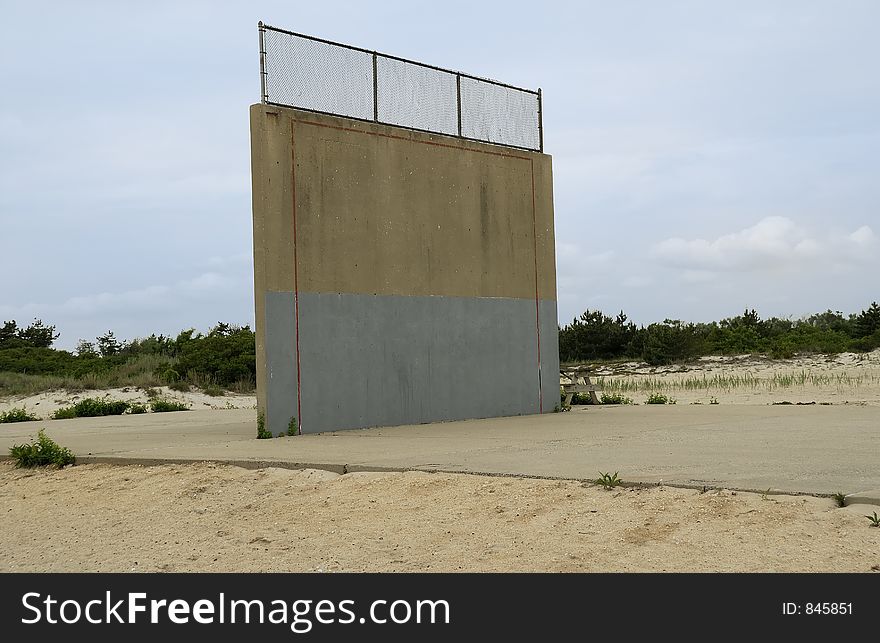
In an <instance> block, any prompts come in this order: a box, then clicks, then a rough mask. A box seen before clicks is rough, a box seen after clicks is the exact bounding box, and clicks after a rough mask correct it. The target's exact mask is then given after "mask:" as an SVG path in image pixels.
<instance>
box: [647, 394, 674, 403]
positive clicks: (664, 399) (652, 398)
mask: <svg viewBox="0 0 880 643" xmlns="http://www.w3.org/2000/svg"><path fill="white" fill-rule="evenodd" d="M645 404H675V398H674V397H668V396H666V395H664V394H663V393H651V394H650V395H649V396H648V399H647V400H645Z"/></svg>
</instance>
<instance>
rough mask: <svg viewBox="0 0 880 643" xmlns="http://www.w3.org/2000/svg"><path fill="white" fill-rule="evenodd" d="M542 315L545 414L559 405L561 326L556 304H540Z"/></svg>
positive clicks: (542, 302)
mask: <svg viewBox="0 0 880 643" xmlns="http://www.w3.org/2000/svg"><path fill="white" fill-rule="evenodd" d="M538 310H539V311H540V314H541V317H540V319H541V380H542V384H543V391H544V413H547V412H548V411H552V410H553V407H555V406H556V405H557V404H559V401H560V400H559V325H558V319H557V316H556V302H555V301H549V300H546V299H544V300H541V301H539V302H538Z"/></svg>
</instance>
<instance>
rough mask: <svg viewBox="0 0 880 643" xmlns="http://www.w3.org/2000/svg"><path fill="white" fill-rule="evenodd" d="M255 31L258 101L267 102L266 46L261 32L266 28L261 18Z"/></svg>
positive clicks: (264, 31)
mask: <svg viewBox="0 0 880 643" xmlns="http://www.w3.org/2000/svg"><path fill="white" fill-rule="evenodd" d="M257 33H259V35H260V102H262V103H268V102H269V94H267V93H266V46H265V42H264V41H263V34H265V33H266V28H265V27H264V26H263V21H262V20H261V21H260V22H258V23H257Z"/></svg>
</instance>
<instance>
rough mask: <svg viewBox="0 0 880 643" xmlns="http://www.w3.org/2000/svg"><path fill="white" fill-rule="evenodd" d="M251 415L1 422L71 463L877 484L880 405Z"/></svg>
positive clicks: (733, 483)
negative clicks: (347, 419)
mask: <svg viewBox="0 0 880 643" xmlns="http://www.w3.org/2000/svg"><path fill="white" fill-rule="evenodd" d="M255 415H256V413H255V411H253V410H223V411H188V412H178V413H162V414H146V415H134V416H116V417H104V418H79V419H74V420H52V421H42V422H28V423H21V424H11V425H10V424H7V425H3V426H0V452H2V453H4V454H5V453H8V449H9V447H10V446H12V444H14V443H20V442H22V441H25V440H26V439H28V438H29V436H34V435H36V432H37V431H38V430H39V429H40V428H45V429H46V432H47V434H48V435H50V436H51V437H52V438H54V439H55V440H57V441H58V442H59V443H61V444H63V445H65V446H68V447H70V448H71V449H72V450H73V451H74V453H76V454H77V455H78V456H80V461H81V462H88V461H92V460H93V459H95V458H98V459H107V458H110V459H113V460H115V461H132V462H140V463H151V464H152V463H156V462H163V461H187V460H217V461H226V462H233V463H236V464H241V465H244V466H262V465H265V464H272V465H273V466H287V467H297V468H299V467H306V466H308V467H316V468H326V469H330V470H336V471H344V470H345V471H357V470H369V469H379V470H381V469H391V470H402V469H418V470H425V471H453V472H461V473H488V474H503V475H522V476H546V477H559V478H573V479H590V478H596V477H597V475H598V473H599V472H600V471H602V472H615V471H616V472H619V475H620V477H621V478H622V479H623V480H624V481H631V482H648V483H658V482H663V483H665V484H678V485H696V486H701V485H706V486H712V487H726V488H731V489H751V490H759V491H765V490H768V489H769V490H770V491H771V493H772V492H790V493H792V492H793V493H819V494H830V493H836V492H841V493H845V494H850V493H857V492H861V491H864V490H870V489H880V467H878V466H877V457H878V454H880V430H878V427H880V408H878V407H871V406H823V407H813V406H811V407H796V406H791V407H789V406H785V407H779V406H727V407H725V406H668V407H666V406H644V405H643V406H632V407H584V408H581V409H576V410H574V411H572V412H569V413H559V414H550V415H543V416H541V415H529V416H520V417H510V418H490V419H484V420H464V421H459V422H445V423H440V424H424V425H413V426H400V427H392V428H377V429H363V430H354V431H341V432H338V433H323V434H314V435H303V436H298V437H284V438H275V439H271V440H256V439H255V438H254V435H255V432H256V428H255V427H256V423H255Z"/></svg>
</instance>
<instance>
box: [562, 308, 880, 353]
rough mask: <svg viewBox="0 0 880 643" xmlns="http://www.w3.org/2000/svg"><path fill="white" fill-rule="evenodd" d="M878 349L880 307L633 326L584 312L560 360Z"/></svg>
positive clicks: (621, 317)
mask: <svg viewBox="0 0 880 643" xmlns="http://www.w3.org/2000/svg"><path fill="white" fill-rule="evenodd" d="M878 347H880V305H878V304H877V302H873V303H872V304H871V305H870V306H868V307H867V308H866V309H865V310H862V311H861V312H859V313H854V314H850V315H844V314H843V313H842V312H840V311H831V310H826V311H825V312H824V313H817V314H815V315H810V316H809V317H806V318H803V319H796V320H791V319H780V318H778V317H770V318H768V319H761V317H760V316H759V315H758V313H757V311H755V310H754V309H752V310H748V309H747V310H745V311H744V312H743V313H742V314H741V315H737V316H736V317H729V318H726V319H722V320H721V321H718V322H714V321H713V322H708V323H688V322H683V321H681V320H678V319H666V320H664V321H662V322H658V323H654V324H649V325H647V326H636V325H635V324H634V323H633V322H631V321H629V319H628V318H627V316H626V314H625V313H624V312H623V311H621V312H620V313H619V314H618V315H617V316H616V317H609V316H608V315H606V314H604V313H603V312H601V311H598V310H587V311H586V312H584V313H583V314H582V315H581V316H580V317H578V318H576V319H574V320H573V321H572V322H571V323H570V324H567V325H565V326H563V327H561V328H559V359H560V361H562V362H579V361H588V360H602V359H621V358H629V359H639V360H644V361H645V362H647V363H649V364H655V365H656V364H670V363H672V362H678V361H685V360H689V359H693V358H696V357H700V356H704V355H735V354H743V353H760V354H765V355H768V356H770V357H774V358H785V357H792V356H794V355H795V354H797V353H841V352H845V351H856V352H865V351H870V350H873V349H875V348H878Z"/></svg>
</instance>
